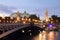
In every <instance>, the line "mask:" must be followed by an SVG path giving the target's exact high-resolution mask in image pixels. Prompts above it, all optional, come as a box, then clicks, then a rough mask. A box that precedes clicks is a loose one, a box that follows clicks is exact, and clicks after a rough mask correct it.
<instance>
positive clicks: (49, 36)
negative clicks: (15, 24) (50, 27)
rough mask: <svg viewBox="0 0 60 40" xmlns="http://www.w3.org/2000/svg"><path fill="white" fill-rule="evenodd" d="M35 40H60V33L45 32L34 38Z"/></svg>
mask: <svg viewBox="0 0 60 40" xmlns="http://www.w3.org/2000/svg"><path fill="white" fill-rule="evenodd" d="M33 40H60V32H56V31H55V32H54V31H50V32H47V31H43V32H40V33H39V35H38V36H36V37H34V38H33Z"/></svg>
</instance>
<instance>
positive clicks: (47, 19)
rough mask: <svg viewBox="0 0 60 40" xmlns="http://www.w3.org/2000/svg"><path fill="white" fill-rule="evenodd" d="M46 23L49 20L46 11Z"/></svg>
mask: <svg viewBox="0 0 60 40" xmlns="http://www.w3.org/2000/svg"><path fill="white" fill-rule="evenodd" d="M45 15H46V21H48V20H49V18H48V10H46V14H45Z"/></svg>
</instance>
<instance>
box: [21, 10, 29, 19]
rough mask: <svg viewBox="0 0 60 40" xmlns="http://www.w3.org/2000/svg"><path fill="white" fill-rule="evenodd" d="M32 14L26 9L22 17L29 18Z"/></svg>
mask: <svg viewBox="0 0 60 40" xmlns="http://www.w3.org/2000/svg"><path fill="white" fill-rule="evenodd" d="M29 16H30V14H28V13H27V12H26V11H24V13H23V14H21V17H26V18H29Z"/></svg>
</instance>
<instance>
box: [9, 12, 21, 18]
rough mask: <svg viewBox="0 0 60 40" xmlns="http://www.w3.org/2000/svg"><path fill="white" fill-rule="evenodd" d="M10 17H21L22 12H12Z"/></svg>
mask: <svg viewBox="0 0 60 40" xmlns="http://www.w3.org/2000/svg"><path fill="white" fill-rule="evenodd" d="M10 17H21V16H20V12H19V11H18V12H16V13H12V14H11V15H10Z"/></svg>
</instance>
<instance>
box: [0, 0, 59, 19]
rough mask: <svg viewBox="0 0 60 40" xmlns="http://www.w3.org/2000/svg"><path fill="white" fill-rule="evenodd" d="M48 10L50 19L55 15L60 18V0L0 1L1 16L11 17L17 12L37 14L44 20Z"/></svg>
mask: <svg viewBox="0 0 60 40" xmlns="http://www.w3.org/2000/svg"><path fill="white" fill-rule="evenodd" d="M46 9H47V10H48V12H49V17H50V16H51V15H53V14H55V15H58V16H60V0H0V14H1V13H2V14H5V15H9V14H11V13H12V12H14V11H16V10H20V12H24V11H25V10H26V11H27V12H28V13H30V14H36V15H39V16H40V17H41V19H44V17H45V12H46Z"/></svg>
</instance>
